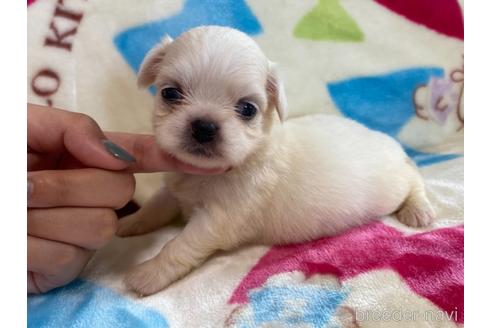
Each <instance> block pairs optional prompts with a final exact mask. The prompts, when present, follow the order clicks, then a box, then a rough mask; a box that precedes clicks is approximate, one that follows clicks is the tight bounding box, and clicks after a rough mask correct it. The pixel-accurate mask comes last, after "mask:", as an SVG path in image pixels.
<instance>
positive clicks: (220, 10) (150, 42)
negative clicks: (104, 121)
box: [114, 0, 262, 72]
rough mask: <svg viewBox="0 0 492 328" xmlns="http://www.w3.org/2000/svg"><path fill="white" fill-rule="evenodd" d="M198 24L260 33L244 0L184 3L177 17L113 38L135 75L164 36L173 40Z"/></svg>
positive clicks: (258, 25) (126, 31)
mask: <svg viewBox="0 0 492 328" xmlns="http://www.w3.org/2000/svg"><path fill="white" fill-rule="evenodd" d="M200 25H221V26H231V27H234V28H236V29H238V30H241V31H243V32H244V33H247V34H250V35H257V34H259V33H261V32H262V28H261V25H260V23H259V22H258V20H257V19H256V16H255V15H254V14H253V13H252V11H251V9H250V8H249V7H248V5H247V4H246V3H245V1H244V0H187V1H185V4H184V7H183V10H182V11H181V12H180V13H179V14H177V15H175V16H172V17H167V18H165V19H162V20H158V21H153V22H149V23H146V24H143V25H140V26H136V27H133V28H130V29H128V30H125V31H123V32H121V33H119V34H118V35H117V36H116V37H115V38H114V44H115V45H116V48H117V49H118V50H119V51H120V52H121V54H122V55H123V57H124V58H125V60H126V61H127V62H128V64H130V66H131V67H132V69H133V70H134V71H135V72H137V71H138V68H139V66H140V63H141V62H142V61H143V59H144V57H145V54H146V53H147V52H148V51H149V50H150V49H152V47H153V46H154V45H156V44H157V43H158V42H159V41H160V40H161V39H162V37H163V36H164V35H166V34H168V35H170V36H171V37H173V38H175V37H177V36H179V35H180V34H181V33H183V32H185V31H187V30H189V29H191V28H193V27H196V26H200Z"/></svg>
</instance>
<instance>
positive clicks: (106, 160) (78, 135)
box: [27, 104, 134, 170]
mask: <svg viewBox="0 0 492 328" xmlns="http://www.w3.org/2000/svg"><path fill="white" fill-rule="evenodd" d="M27 124H28V126H27V145H28V147H29V148H30V150H32V151H34V152H37V153H39V154H41V155H43V154H50V155H63V154H64V153H66V152H68V153H69V154H70V155H71V156H72V157H74V158H75V159H77V160H78V161H79V162H80V163H82V164H84V165H86V166H89V167H95V168H101V169H108V170H122V169H126V168H127V167H128V166H129V165H130V163H132V162H133V161H134V158H133V156H132V155H131V154H130V153H128V152H127V151H126V150H125V149H123V148H122V147H120V146H118V145H117V144H115V143H114V142H111V141H109V140H108V139H107V137H106V136H105V135H104V133H103V132H102V130H101V129H100V127H99V125H98V124H97V123H96V122H95V121H94V120H93V119H92V118H90V117H89V116H87V115H84V114H79V113H73V112H68V111H64V110H59V109H54V108H48V107H44V106H37V105H31V104H28V112H27Z"/></svg>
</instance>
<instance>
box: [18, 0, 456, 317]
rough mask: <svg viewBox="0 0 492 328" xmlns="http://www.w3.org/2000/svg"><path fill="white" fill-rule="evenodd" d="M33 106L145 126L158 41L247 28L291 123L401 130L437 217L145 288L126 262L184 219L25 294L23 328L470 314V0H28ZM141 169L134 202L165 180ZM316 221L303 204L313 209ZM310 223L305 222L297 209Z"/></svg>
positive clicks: (248, 254)
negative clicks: (219, 28) (466, 278)
mask: <svg viewBox="0 0 492 328" xmlns="http://www.w3.org/2000/svg"><path fill="white" fill-rule="evenodd" d="M27 5H28V10H27V15H28V19H27V20H28V76H27V88H28V100H29V101H30V102H34V103H39V104H46V105H50V106H55V107H60V108H65V109H69V110H73V111H79V112H84V113H87V114H89V115H91V116H92V117H94V118H95V119H96V120H97V121H98V122H99V123H100V125H101V126H102V127H103V128H104V129H106V130H120V131H128V132H141V133H149V132H151V124H150V121H151V120H150V118H151V111H152V90H137V88H136V71H137V69H138V66H139V64H140V63H141V61H142V59H143V57H144V55H145V53H146V52H147V51H148V50H149V49H150V48H151V47H152V46H153V45H154V44H155V43H156V42H158V40H159V39H160V38H161V37H162V36H163V35H164V34H169V35H170V36H172V37H176V36H178V35H179V34H180V33H182V32H183V31H186V30H187V29H189V28H191V27H194V26H198V25H210V24H215V25H227V26H232V27H235V28H237V29H240V30H242V31H244V32H245V33H247V34H249V35H251V36H252V37H253V38H255V40H256V41H257V42H258V43H259V45H260V46H261V47H262V49H263V50H264V51H265V53H266V54H267V56H269V58H270V59H271V60H273V61H275V62H277V63H278V64H279V67H280V70H281V72H282V76H283V79H284V82H285V86H286V92H287V98H288V102H289V110H290V113H289V115H290V116H291V117H295V116H300V115H309V114H312V113H320V112H323V113H330V114H333V115H344V116H346V117H349V118H352V119H354V120H357V121H359V122H361V123H363V124H365V125H367V126H368V127H370V128H373V129H376V130H379V131H382V132H384V133H387V134H389V135H391V136H392V137H394V138H396V139H397V140H398V141H399V142H400V143H401V144H402V146H403V147H404V149H405V150H406V152H407V153H408V155H409V156H410V157H411V158H413V160H414V161H415V162H416V163H417V165H418V166H419V169H420V171H421V173H422V175H423V176H424V178H425V182H426V186H427V190H428V194H429V198H430V199H431V202H432V203H433V205H434V207H435V209H436V212H437V219H436V220H435V221H434V222H433V223H432V224H431V225H430V226H429V227H427V228H425V229H411V228H408V227H405V226H403V225H402V224H400V223H399V222H398V221H396V220H395V218H394V217H393V216H388V217H384V218H380V219H378V220H376V221H374V222H373V223H371V224H368V225H365V226H362V227H358V228H355V229H353V230H350V231H347V232H345V233H343V234H340V235H338V236H334V237H327V238H321V239H319V240H315V241H311V242H306V243H303V244H297V245H285V246H274V247H267V246H262V245H257V246H249V247H243V248H241V249H237V250H234V251H231V252H226V253H219V254H216V255H215V256H213V257H212V258H211V259H210V260H208V261H207V262H206V263H205V264H204V265H203V266H201V267H200V268H198V269H196V270H195V271H193V272H192V273H191V274H189V275H188V276H186V277H185V278H184V279H182V280H180V281H178V282H176V283H175V284H173V285H172V286H170V287H169V288H167V289H165V290H164V291H162V292H159V293H157V294H155V295H153V296H149V297H145V298H138V297H136V296H135V295H133V294H131V293H129V292H128V291H127V290H126V289H125V287H124V286H123V284H122V277H123V274H124V272H125V271H126V270H127V269H128V268H130V267H131V266H133V265H135V264H137V263H140V262H142V261H144V260H146V259H148V258H150V257H152V256H154V255H155V254H156V253H157V252H158V251H159V249H160V248H161V247H162V246H163V245H164V244H165V243H166V242H167V241H169V240H170V239H171V238H173V237H174V236H175V235H176V234H177V233H179V231H180V230H181V229H182V225H179V224H177V225H176V224H175V225H170V226H168V227H165V228H163V229H161V230H159V231H156V232H153V233H151V234H148V235H145V236H140V237H132V238H127V239H119V238H115V239H114V240H113V241H112V242H110V243H109V244H108V245H107V246H106V247H104V248H103V249H101V250H100V251H98V252H97V253H96V254H95V256H94V258H93V259H92V260H91V262H90V263H89V264H88V266H87V267H86V269H85V271H84V272H83V273H82V275H81V277H80V278H79V279H78V280H76V281H75V282H73V283H71V284H69V285H67V286H65V287H62V288H59V289H56V290H54V291H52V292H49V293H47V294H44V295H37V296H29V297H28V302H27V307H28V326H29V327H455V326H463V325H464V308H463V290H464V284H463V275H464V272H463V260H464V259H463V230H464V225H463V210H464V204H463V161H464V158H463V152H464V149H463V133H464V107H463V97H464V93H463V90H464V67H463V55H464V53H463V41H464V40H463V35H464V33H463V30H464V22H463V1H457V0H433V1H427V0H412V1H402V0H309V1H308V0H303V1H295V0H269V1H263V0H147V1H138V2H137V1H131V0H120V1H117V2H115V1H110V0H98V1H94V0H37V1H35V0H28V1H27ZM160 180H161V179H160V175H159V174H147V175H139V176H138V177H137V181H138V185H137V192H136V196H135V197H136V200H137V202H139V203H143V202H144V201H145V200H146V199H148V197H149V196H150V195H151V194H152V193H153V192H154V191H155V190H156V188H158V187H159V184H160ZM305 215H309V213H305ZM299 219H302V218H299Z"/></svg>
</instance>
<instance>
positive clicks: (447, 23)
mask: <svg viewBox="0 0 492 328" xmlns="http://www.w3.org/2000/svg"><path fill="white" fill-rule="evenodd" d="M376 2H379V3H380V4H381V5H383V6H385V7H386V8H388V9H390V10H392V11H393V12H395V13H397V14H400V15H402V16H404V17H406V18H407V19H409V20H411V21H413V22H415V23H418V24H422V25H425V26H427V27H428V28H430V29H433V30H435V31H437V32H439V33H442V34H445V35H448V36H451V37H454V38H457V39H461V40H463V39H464V22H463V15H462V13H461V7H460V5H459V3H458V1H457V0H432V1H429V0H411V1H407V0H376Z"/></svg>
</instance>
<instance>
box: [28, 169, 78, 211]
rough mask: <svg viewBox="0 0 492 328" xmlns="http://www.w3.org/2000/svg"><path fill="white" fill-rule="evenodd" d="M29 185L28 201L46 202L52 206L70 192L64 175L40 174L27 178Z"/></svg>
mask: <svg viewBox="0 0 492 328" xmlns="http://www.w3.org/2000/svg"><path fill="white" fill-rule="evenodd" d="M29 180H30V183H31V194H30V195H29V199H30V200H35V201H36V200H41V199H43V200H46V199H49V201H51V202H53V203H54V204H57V203H60V202H61V201H62V200H63V199H65V198H66V197H67V195H68V192H69V191H70V188H69V185H70V183H69V181H68V180H67V178H66V177H65V175H64V174H52V173H42V174H35V175H31V176H30V177H29Z"/></svg>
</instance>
